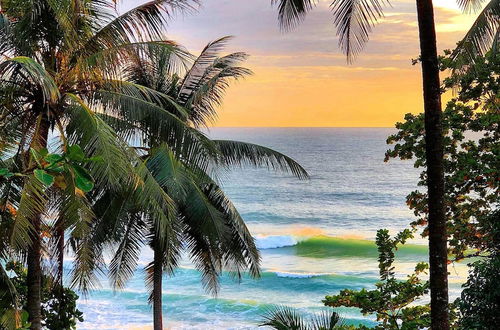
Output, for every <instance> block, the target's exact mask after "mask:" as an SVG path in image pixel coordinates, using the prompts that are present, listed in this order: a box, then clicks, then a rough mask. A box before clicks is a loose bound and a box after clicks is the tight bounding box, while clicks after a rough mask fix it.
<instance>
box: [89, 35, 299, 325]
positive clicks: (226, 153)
mask: <svg viewBox="0 0 500 330" xmlns="http://www.w3.org/2000/svg"><path fill="white" fill-rule="evenodd" d="M228 39H229V38H228V37H224V38H221V39H218V40H216V41H214V42H211V43H209V44H208V45H207V46H206V47H205V48H204V49H203V51H202V52H201V54H200V55H199V56H198V57H197V58H196V59H194V61H193V64H192V65H191V66H190V67H189V68H187V70H185V72H184V73H180V72H179V69H182V68H179V67H178V66H176V65H174V64H175V63H176V61H172V56H175V54H173V53H172V52H168V51H166V50H165V49H162V48H158V47H156V46H155V45H151V46H150V47H148V51H147V52H146V53H142V52H138V53H137V54H136V56H135V57H133V58H132V59H131V60H130V61H129V62H128V64H127V66H126V67H125V69H124V72H125V76H126V77H127V80H128V81H129V82H130V83H131V84H139V85H141V86H146V87H148V88H150V89H152V90H155V91H156V92H158V93H161V94H163V95H168V96H169V97H171V98H172V99H173V100H174V101H175V102H176V104H177V105H178V106H177V107H176V106H173V105H172V104H171V103H163V104H162V106H163V108H164V109H165V110H166V111H170V112H172V113H177V112H178V108H179V107H182V109H185V111H186V116H185V117H184V121H185V123H186V125H189V127H192V128H193V129H194V130H196V128H200V127H205V126H207V125H208V124H209V123H211V122H213V121H214V120H215V116H216V113H217V112H216V110H217V109H216V108H217V106H218V105H220V104H221V102H222V99H223V95H224V91H225V89H226V88H227V87H228V86H229V83H230V81H231V80H235V79H239V78H242V77H244V76H245V75H248V74H250V71H249V70H248V69H246V68H244V67H241V66H239V63H240V62H241V61H242V60H244V59H245V58H246V54H243V53H232V54H228V55H225V56H219V53H220V51H221V50H222V48H223V46H224V44H225V43H226V41H227V40H228ZM117 124H118V127H117V129H118V130H119V127H120V126H121V125H122V124H121V123H117ZM197 132H198V134H199V136H202V137H203V138H202V139H203V148H204V150H201V149H200V150H198V151H197V152H193V150H192V148H189V146H188V145H186V144H184V142H183V141H178V140H177V139H176V137H175V136H173V137H166V136H162V135H160V134H157V133H155V132H154V130H153V131H150V132H149V134H148V135H147V136H146V137H145V139H144V138H143V139H141V140H140V142H139V143H138V144H139V145H138V148H139V149H140V150H142V151H143V152H144V156H143V158H144V159H145V161H146V166H147V169H148V170H149V171H150V173H151V175H152V176H153V177H154V179H155V180H156V182H157V183H158V184H159V185H160V186H161V187H162V189H163V190H164V191H165V193H166V194H167V195H168V196H170V197H171V198H172V200H173V202H174V204H175V206H176V218H175V224H172V226H171V230H168V231H166V230H164V231H161V230H159V229H158V225H156V224H155V218H154V216H153V215H152V214H150V213H148V212H147V211H144V210H142V209H141V208H138V207H136V203H135V201H134V198H133V196H131V197H132V198H128V200H127V197H125V196H123V197H120V198H119V201H117V200H116V199H114V200H113V196H104V197H105V198H103V201H101V202H100V203H99V204H100V205H104V206H108V205H113V207H112V208H109V207H105V208H104V209H103V210H102V211H103V212H102V216H101V218H102V219H103V220H102V222H101V224H100V226H103V227H105V228H113V229H112V230H105V229H103V228H96V230H95V231H94V232H95V234H96V237H95V238H94V239H93V241H94V242H95V243H96V246H95V249H96V250H102V247H101V246H102V245H101V244H104V243H105V242H111V241H114V242H115V245H116V247H115V250H116V253H115V255H114V258H113V259H112V261H111V263H110V274H111V278H112V282H113V284H114V286H115V287H123V286H124V285H125V283H126V281H127V279H129V278H130V277H131V276H132V275H133V272H134V271H135V269H136V267H137V260H138V253H139V251H140V247H141V246H143V245H148V246H149V247H150V248H151V249H152V251H153V260H152V261H151V262H150V264H149V265H148V266H147V267H146V273H147V275H148V276H147V284H148V287H149V288H150V293H151V295H150V301H151V302H152V304H153V320H154V322H153V323H154V329H162V327H163V322H162V277H163V273H168V274H172V273H173V271H174V270H175V268H176V267H177V265H178V262H179V258H180V255H181V252H182V251H186V252H187V254H188V256H189V257H190V258H191V260H192V261H193V263H194V265H195V266H196V268H197V269H199V270H200V271H201V274H202V283H203V284H204V286H205V287H206V288H207V289H208V290H209V291H211V292H212V293H216V292H217V290H218V278H219V276H220V275H221V273H222V271H223V270H226V271H229V272H230V273H232V274H233V275H234V276H235V277H237V278H240V277H241V275H242V272H243V271H246V270H248V271H249V274H250V275H251V276H254V277H255V276H258V275H259V260H260V255H259V252H258V250H257V248H256V246H255V244H254V240H253V238H252V236H251V234H250V232H249V231H248V229H247V227H246V225H245V223H244V222H243V219H242V218H241V216H240V214H239V213H238V211H237V210H236V208H235V207H234V205H233V204H232V203H231V201H230V200H229V198H228V197H227V196H226V195H225V194H224V192H223V191H222V189H221V188H220V186H219V184H217V182H216V180H214V175H215V177H216V171H217V170H218V169H221V168H222V169H227V168H230V167H232V166H241V165H245V164H251V165H254V166H265V167H268V168H273V169H276V170H281V171H284V172H290V173H292V174H293V175H295V176H296V177H298V178H306V177H307V173H306V171H305V170H304V169H303V168H302V167H301V166H300V165H298V164H297V163H296V162H295V161H293V160H292V159H291V158H289V157H287V156H285V155H283V154H281V153H279V152H276V151H273V150H271V149H268V148H265V147H262V146H258V145H254V144H249V143H244V142H237V141H222V140H211V139H209V138H207V137H205V136H204V135H203V134H202V133H201V132H200V131H197ZM124 195H126V193H125V194H124ZM108 198H111V199H112V200H109V199H108ZM117 202H121V205H122V206H121V207H119V208H117V207H116V206H115V203H117ZM116 209H120V210H121V212H119V214H117V213H116V212H113V211H112V210H116ZM117 228H118V229H119V230H118V231H117V230H116V229H117ZM102 233H112V234H111V236H108V237H106V236H104V235H102Z"/></svg>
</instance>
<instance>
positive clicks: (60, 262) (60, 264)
mask: <svg viewBox="0 0 500 330" xmlns="http://www.w3.org/2000/svg"><path fill="white" fill-rule="evenodd" d="M63 223H64V221H63V220H62V219H59V221H58V222H57V224H56V226H57V227H56V235H57V253H58V255H57V283H58V286H59V287H58V288H57V299H58V300H59V301H58V302H57V311H58V314H59V315H58V317H59V318H61V317H62V314H61V307H62V301H63V295H64V282H63V281H64V226H63Z"/></svg>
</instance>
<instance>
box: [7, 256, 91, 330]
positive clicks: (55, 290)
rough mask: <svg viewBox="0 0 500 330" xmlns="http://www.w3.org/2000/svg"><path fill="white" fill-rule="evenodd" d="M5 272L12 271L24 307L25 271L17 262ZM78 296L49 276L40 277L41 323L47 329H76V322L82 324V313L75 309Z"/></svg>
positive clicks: (9, 264) (26, 289)
mask: <svg viewBox="0 0 500 330" xmlns="http://www.w3.org/2000/svg"><path fill="white" fill-rule="evenodd" d="M6 270H7V271H12V272H13V274H14V276H12V277H11V281H12V282H13V284H14V286H15V288H16V291H17V294H18V299H19V303H20V306H21V307H23V306H25V305H26V303H27V301H26V297H27V292H28V288H27V286H26V276H27V273H26V269H25V268H23V266H22V265H21V264H20V263H18V262H13V261H11V262H9V263H7V265H6ZM78 298H79V297H78V295H77V294H76V293H75V292H74V291H73V290H71V289H69V288H64V287H61V286H60V285H59V283H57V282H54V281H53V279H52V278H50V277H49V276H43V277H42V323H43V325H44V326H45V327H46V328H47V329H51V330H60V329H76V324H77V322H83V313H82V312H81V311H80V310H78V308H77V307H76V301H77V300H78Z"/></svg>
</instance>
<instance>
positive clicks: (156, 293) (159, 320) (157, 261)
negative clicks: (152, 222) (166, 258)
mask: <svg viewBox="0 0 500 330" xmlns="http://www.w3.org/2000/svg"><path fill="white" fill-rule="evenodd" d="M153 244H154V245H153V248H154V261H153V262H154V264H153V328H154V330H163V313H162V296H161V291H162V277H163V254H162V253H161V248H160V246H159V244H158V242H157V241H156V240H155V241H154V243H153Z"/></svg>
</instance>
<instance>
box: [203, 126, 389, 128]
mask: <svg viewBox="0 0 500 330" xmlns="http://www.w3.org/2000/svg"><path fill="white" fill-rule="evenodd" d="M207 128H208V129H210V128H395V127H394V126H209V127H207Z"/></svg>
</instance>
